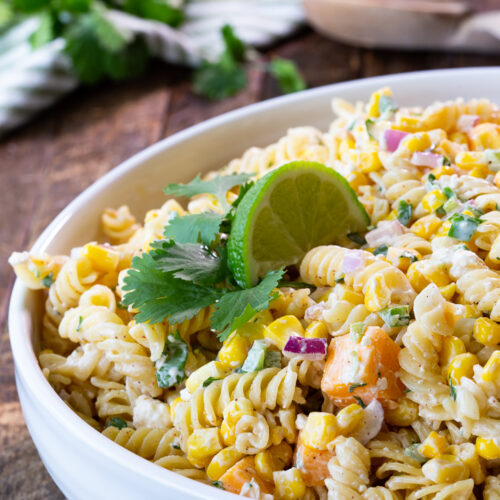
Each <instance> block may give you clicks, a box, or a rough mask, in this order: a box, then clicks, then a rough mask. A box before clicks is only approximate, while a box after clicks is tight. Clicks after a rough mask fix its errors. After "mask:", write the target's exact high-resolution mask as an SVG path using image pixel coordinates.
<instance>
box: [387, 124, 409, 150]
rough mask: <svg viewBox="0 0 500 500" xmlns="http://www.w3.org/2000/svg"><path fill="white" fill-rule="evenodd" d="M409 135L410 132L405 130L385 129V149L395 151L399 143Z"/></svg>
mask: <svg viewBox="0 0 500 500" xmlns="http://www.w3.org/2000/svg"><path fill="white" fill-rule="evenodd" d="M407 135H408V132H403V131H402V130H394V129H392V128H388V129H387V130H385V131H384V136H383V143H384V144H385V149H386V150H387V151H390V152H391V153H393V152H394V151H396V149H398V146H399V143H400V142H401V141H402V140H403V139H404V138H405V137H406V136H407Z"/></svg>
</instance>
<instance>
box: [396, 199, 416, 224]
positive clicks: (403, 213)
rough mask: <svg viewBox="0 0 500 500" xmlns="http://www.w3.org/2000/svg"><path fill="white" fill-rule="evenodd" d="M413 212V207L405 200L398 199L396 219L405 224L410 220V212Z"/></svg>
mask: <svg viewBox="0 0 500 500" xmlns="http://www.w3.org/2000/svg"><path fill="white" fill-rule="evenodd" d="M412 212H413V207H412V206H411V204H410V203H408V202H407V201H406V200H399V203H398V220H399V222H401V224H403V226H407V225H408V224H409V223H410V221H411V214H412Z"/></svg>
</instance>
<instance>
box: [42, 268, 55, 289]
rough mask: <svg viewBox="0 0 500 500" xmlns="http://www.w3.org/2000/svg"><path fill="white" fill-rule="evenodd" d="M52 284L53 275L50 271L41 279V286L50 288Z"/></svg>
mask: <svg viewBox="0 0 500 500" xmlns="http://www.w3.org/2000/svg"><path fill="white" fill-rule="evenodd" d="M52 283H54V273H53V272H52V271H51V272H50V273H49V274H47V276H45V277H44V278H43V279H42V285H43V286H45V287H47V288H50V287H51V286H52Z"/></svg>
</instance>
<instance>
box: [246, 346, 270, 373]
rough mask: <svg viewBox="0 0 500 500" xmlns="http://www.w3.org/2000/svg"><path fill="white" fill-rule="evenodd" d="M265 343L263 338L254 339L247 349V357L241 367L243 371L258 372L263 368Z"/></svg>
mask: <svg viewBox="0 0 500 500" xmlns="http://www.w3.org/2000/svg"><path fill="white" fill-rule="evenodd" d="M266 351H267V344H266V343H265V342H264V341H263V340H256V341H254V343H253V344H252V347H251V349H250V350H249V351H248V354H247V358H246V359H245V362H244V363H243V366H242V367H241V371H242V372H243V373H250V372H258V371H259V370H262V369H263V368H264V362H265V359H266Z"/></svg>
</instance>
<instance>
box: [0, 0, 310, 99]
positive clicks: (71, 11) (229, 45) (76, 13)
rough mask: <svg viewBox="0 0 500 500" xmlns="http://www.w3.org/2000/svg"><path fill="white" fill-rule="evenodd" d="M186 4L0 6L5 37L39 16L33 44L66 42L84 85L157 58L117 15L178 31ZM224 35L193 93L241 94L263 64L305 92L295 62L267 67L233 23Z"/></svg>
mask: <svg viewBox="0 0 500 500" xmlns="http://www.w3.org/2000/svg"><path fill="white" fill-rule="evenodd" d="M184 4H185V2H184V1H178V0H177V1H174V0H57V1H53V0H6V1H3V2H0V36H1V33H2V28H5V27H8V26H12V25H14V24H15V23H16V22H21V21H23V20H24V19H26V18H27V17H37V18H38V21H39V23H38V28H37V29H36V31H35V32H34V33H33V34H32V35H31V37H30V41H31V44H32V46H33V47H35V48H38V47H41V46H43V45H45V44H47V43H49V42H50V41H52V40H54V39H56V38H62V39H64V40H65V47H64V52H65V53H66V54H67V55H68V56H69V58H70V60H71V62H72V69H73V72H74V73H75V75H76V76H77V78H78V79H79V80H80V81H81V82H82V83H86V84H94V83H97V82H99V81H101V80H103V79H112V80H123V79H127V78H131V77H134V76H136V75H139V74H140V73H141V72H143V71H144V69H145V68H146V66H147V64H148V62H149V60H150V59H151V54H150V52H149V50H148V47H147V45H146V43H145V42H144V40H143V39H142V37H141V36H138V35H136V34H135V33H133V32H131V31H130V30H128V29H123V28H122V27H121V26H119V25H117V24H116V23H115V22H114V21H113V16H112V15H111V14H112V11H117V10H118V11H122V12H125V13H126V14H129V15H132V16H135V17H139V18H143V19H146V20H150V21H157V22H161V23H164V24H167V25H169V26H171V27H172V28H176V27H178V26H179V25H181V24H182V22H183V21H184V19H185V13H184ZM221 35H222V38H223V41H224V47H225V49H224V50H223V52H222V54H221V56H220V57H219V58H218V60H216V61H212V60H211V61H208V60H206V61H204V62H202V64H201V66H200V67H199V68H198V69H197V70H195V71H194V73H193V89H194V91H195V92H197V93H198V94H200V95H203V96H205V97H207V98H209V99H212V100H219V99H224V98H226V97H229V96H232V95H234V94H236V93H237V92H239V91H240V90H242V89H243V88H245V87H246V85H247V76H246V69H247V65H248V63H250V64H257V65H258V66H259V67H260V68H261V69H262V70H264V71H266V72H268V73H270V74H271V75H272V76H273V77H274V78H276V80H277V82H278V85H279V86H280V88H281V90H282V92H283V93H290V92H295V91H297V90H302V89H304V88H305V83H304V80H303V79H302V77H301V76H300V74H299V72H298V70H297V68H296V67H295V65H294V63H293V62H291V61H288V60H285V59H275V60H273V61H272V62H271V63H270V64H267V63H264V62H263V58H262V57H261V56H260V55H259V54H258V53H257V52H256V51H255V50H253V49H250V48H248V47H246V46H245V44H244V43H243V41H242V40H240V39H239V38H238V37H237V36H236V34H235V33H234V31H233V28H232V27H231V26H229V25H226V26H224V27H223V28H222V29H221ZM252 61H253V63H252Z"/></svg>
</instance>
